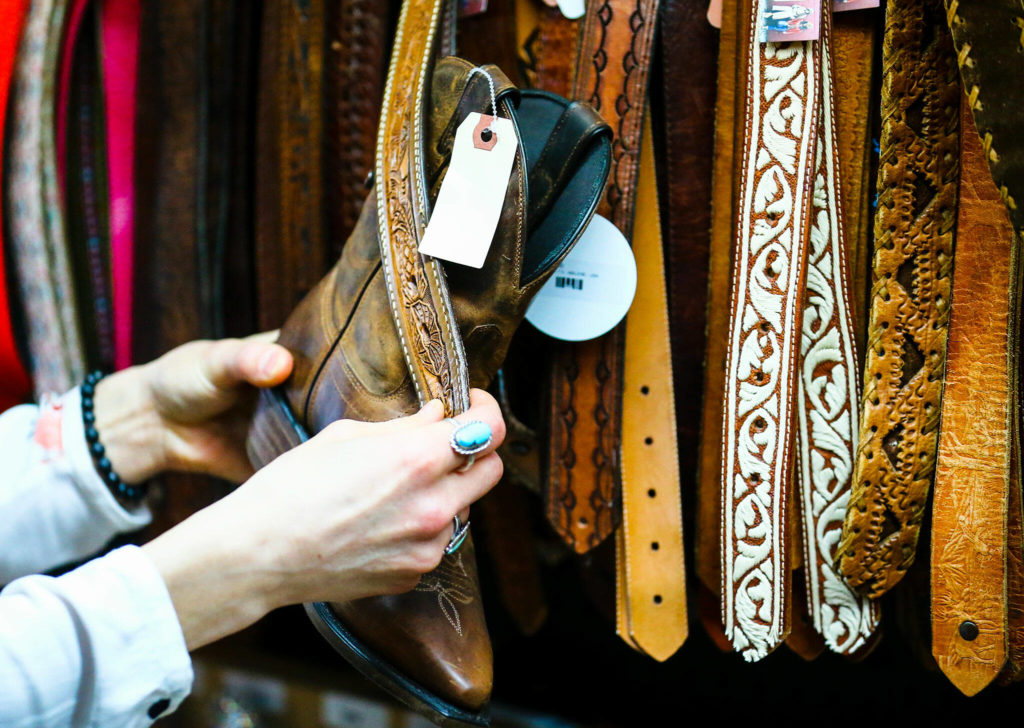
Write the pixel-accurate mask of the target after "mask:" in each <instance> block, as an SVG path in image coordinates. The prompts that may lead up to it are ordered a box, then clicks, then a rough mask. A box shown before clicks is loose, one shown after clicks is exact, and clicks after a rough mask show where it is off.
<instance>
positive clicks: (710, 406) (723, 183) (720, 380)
mask: <svg viewBox="0 0 1024 728" xmlns="http://www.w3.org/2000/svg"><path fill="white" fill-rule="evenodd" d="M739 20H740V15H739V8H738V0H723V2H722V30H721V34H720V36H719V41H718V43H719V45H718V82H717V94H718V96H717V100H716V103H715V144H714V150H715V153H714V163H713V165H714V166H713V168H712V179H711V243H710V253H709V260H708V286H707V344H706V349H705V355H704V397H703V402H704V408H703V416H702V420H701V435H700V452H699V457H698V462H697V509H696V518H695V522H696V529H695V530H696V534H695V548H694V553H695V555H696V561H697V568H696V571H697V576H698V578H699V579H700V582H701V595H702V598H701V599H700V601H699V604H700V613H701V622H702V623H703V624H704V627H705V629H706V630H707V631H708V633H709V634H710V635H711V636H712V638H713V639H714V640H715V644H716V645H718V646H719V647H720V648H724V649H728V643H727V640H726V638H725V635H724V633H722V631H721V623H722V619H721V611H722V610H721V604H720V602H719V599H718V595H719V592H720V590H721V587H722V577H721V569H720V568H719V567H720V565H721V558H722V554H721V540H720V536H721V530H722V519H721V508H722V488H721V482H722V481H721V478H722V466H721V457H722V408H721V407H719V406H717V403H718V402H721V401H723V398H724V393H725V358H726V341H727V340H728V332H729V274H730V272H731V270H732V233H733V200H734V198H735V190H734V184H733V183H734V180H735V176H734V174H733V167H734V164H735V150H736V149H738V148H739V147H738V142H737V141H736V134H737V133H738V132H739V131H741V130H742V125H738V124H736V119H737V117H738V118H740V119H742V118H743V116H742V113H743V112H742V111H739V112H738V111H737V104H738V103H741V102H742V100H743V99H742V92H738V80H737V68H738V66H739V61H738V59H739V38H738V32H739Z"/></svg>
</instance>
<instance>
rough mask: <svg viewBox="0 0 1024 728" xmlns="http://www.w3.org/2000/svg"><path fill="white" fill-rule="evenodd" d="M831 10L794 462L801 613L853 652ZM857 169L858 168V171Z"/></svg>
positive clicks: (867, 619)
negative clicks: (838, 563) (844, 536)
mask: <svg viewBox="0 0 1024 728" xmlns="http://www.w3.org/2000/svg"><path fill="white" fill-rule="evenodd" d="M834 37H835V36H834V33H833V18H832V13H831V12H830V11H829V10H828V9H826V10H825V12H824V13H823V14H822V21H821V36H820V40H819V42H818V51H819V53H820V54H821V100H820V112H819V121H818V135H817V151H816V153H815V158H816V160H815V165H816V170H815V173H814V189H813V199H814V202H813V209H812V213H811V214H812V223H811V232H810V250H809V252H808V260H807V282H806V285H805V287H804V293H803V301H802V305H803V307H804V311H803V325H802V332H801V339H800V363H799V373H798V374H797V386H796V389H797V428H798V429H797V468H798V475H799V485H800V521H801V523H802V528H801V533H802V535H803V538H802V545H803V556H804V568H803V574H804V579H803V581H804V582H805V586H806V594H807V607H806V611H807V614H808V616H809V619H810V622H811V624H813V626H814V629H816V630H817V632H818V633H819V634H820V635H822V637H823V638H824V640H825V644H826V645H827V646H828V648H829V649H830V650H832V651H833V652H839V653H842V654H853V653H855V652H857V651H858V650H860V649H861V648H862V647H863V646H864V645H865V644H867V641H868V640H869V639H870V637H871V635H872V633H873V632H874V631H875V629H876V628H877V626H878V617H879V614H878V609H877V607H876V605H875V604H874V603H872V602H871V601H870V600H868V599H867V598H866V597H864V596H863V595H860V594H858V593H857V592H855V591H853V590H852V589H851V588H850V587H849V586H847V584H846V583H845V582H844V581H843V579H842V577H841V576H840V575H839V574H838V573H837V572H836V570H835V566H834V558H835V547H836V544H837V542H838V540H839V535H840V533H841V530H842V524H843V518H844V516H845V515H846V506H847V503H848V502H849V498H850V485H851V482H850V481H851V478H852V477H853V463H854V459H855V457H856V453H857V427H856V425H857V422H858V419H859V418H858V416H857V412H858V404H859V401H860V391H859V387H858V378H859V376H860V368H859V364H858V362H859V360H858V357H857V348H856V342H855V339H854V333H853V331H854V315H853V311H852V310H851V301H852V296H851V295H850V285H849V278H850V277H849V266H848V265H847V260H848V257H849V252H850V246H849V244H848V240H849V239H848V237H847V235H846V227H845V223H846V220H847V219H848V218H847V217H846V216H845V215H844V209H845V208H844V205H845V200H844V198H843V195H842V190H843V185H842V182H841V179H842V167H841V166H840V164H839V156H840V153H839V142H838V135H837V131H838V130H837V115H838V109H837V103H836V101H837V100H836V94H837V93H838V92H839V89H838V88H836V87H835V85H834V79H835V77H836V72H835V70H834V63H833V60H834V59H833V47H834ZM858 171H859V170H858Z"/></svg>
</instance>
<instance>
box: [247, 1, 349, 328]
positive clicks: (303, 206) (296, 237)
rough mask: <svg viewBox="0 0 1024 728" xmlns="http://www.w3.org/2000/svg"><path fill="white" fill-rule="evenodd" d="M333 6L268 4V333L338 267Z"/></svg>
mask: <svg viewBox="0 0 1024 728" xmlns="http://www.w3.org/2000/svg"><path fill="white" fill-rule="evenodd" d="M325 5H326V3H325V1H324V0H311V1H309V2H306V1H305V0H267V2H265V3H264V4H263V24H262V39H261V50H260V84H259V99H258V102H259V111H258V114H259V119H258V122H257V150H258V152H257V181H258V184H257V190H256V276H257V290H258V296H259V326H260V329H262V330H267V329H275V328H277V327H279V326H280V325H281V324H282V323H283V322H284V320H285V319H286V318H287V316H288V314H289V313H290V312H291V310H292V309H293V308H294V307H295V306H296V305H297V304H298V303H299V301H301V300H302V297H303V296H305V295H306V293H308V292H309V291H310V290H311V289H312V288H313V286H314V285H316V283H317V281H319V280H320V279H321V278H322V277H323V275H324V274H325V273H326V272H327V270H328V268H329V267H330V265H331V263H332V258H331V255H330V251H329V250H328V245H327V241H326V237H325V235H324V215H325V213H324V156H323V155H324V116H323V107H324V96H323V84H324V73H323V62H324V40H325V28H324V13H325ZM362 196H363V195H362V194H360V197H362Z"/></svg>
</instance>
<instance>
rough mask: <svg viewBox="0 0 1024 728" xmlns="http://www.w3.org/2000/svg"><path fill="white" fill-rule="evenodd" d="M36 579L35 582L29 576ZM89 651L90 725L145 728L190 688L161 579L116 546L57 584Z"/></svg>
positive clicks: (186, 660) (137, 552)
mask: <svg viewBox="0 0 1024 728" xmlns="http://www.w3.org/2000/svg"><path fill="white" fill-rule="evenodd" d="M29 578H36V577H29ZM57 581H58V582H59V583H60V590H61V591H62V592H63V595H64V596H65V598H66V600H67V601H68V602H69V603H70V604H72V605H74V609H75V611H76V612H77V613H78V616H79V617H80V619H81V622H80V624H81V625H82V626H81V627H79V628H80V629H85V630H86V631H88V633H89V641H90V642H91V643H92V645H93V647H94V650H95V651H94V652H93V655H92V658H93V660H94V663H93V664H92V665H89V664H88V662H84V661H83V665H82V668H83V673H85V672H86V671H87V670H88V669H89V668H90V667H92V668H94V669H95V675H96V693H95V696H96V702H95V704H94V705H95V713H94V714H93V716H92V718H93V720H92V721H90V722H89V724H90V725H125V726H145V725H149V724H150V723H151V722H152V721H153V720H155V719H156V718H159V717H160V716H161V715H164V714H166V713H168V712H170V711H173V710H176V709H177V707H178V706H179V705H180V704H181V701H182V700H184V699H185V697H187V696H188V694H189V692H190V691H191V689H192V680H193V673H192V660H191V658H190V657H189V654H188V648H187V646H186V644H185V636H184V634H182V631H181V625H180V623H179V622H178V615H177V612H175V610H174V604H173V603H172V601H171V595H170V594H169V593H168V591H167V586H166V585H165V584H164V581H163V578H162V577H161V576H160V573H159V572H158V571H157V569H156V567H155V566H154V565H153V562H152V561H150V559H149V557H148V556H146V554H145V552H143V550H142V549H140V548H139V547H137V546H124V547H122V548H119V549H117V550H115V551H111V552H110V553H109V554H107V555H106V556H104V557H102V558H99V559H96V560H94V561H91V562H89V563H88V564H85V565H84V566H81V567H79V568H78V569H76V570H74V571H72V572H70V573H68V574H65V575H64V576H61V577H59V578H58V579H57Z"/></svg>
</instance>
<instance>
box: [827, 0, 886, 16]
mask: <svg viewBox="0 0 1024 728" xmlns="http://www.w3.org/2000/svg"><path fill="white" fill-rule="evenodd" d="M879 5H881V0H832V12H834V13H841V12H842V11H844V10H869V9H871V8H877V7H878V6H879Z"/></svg>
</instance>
